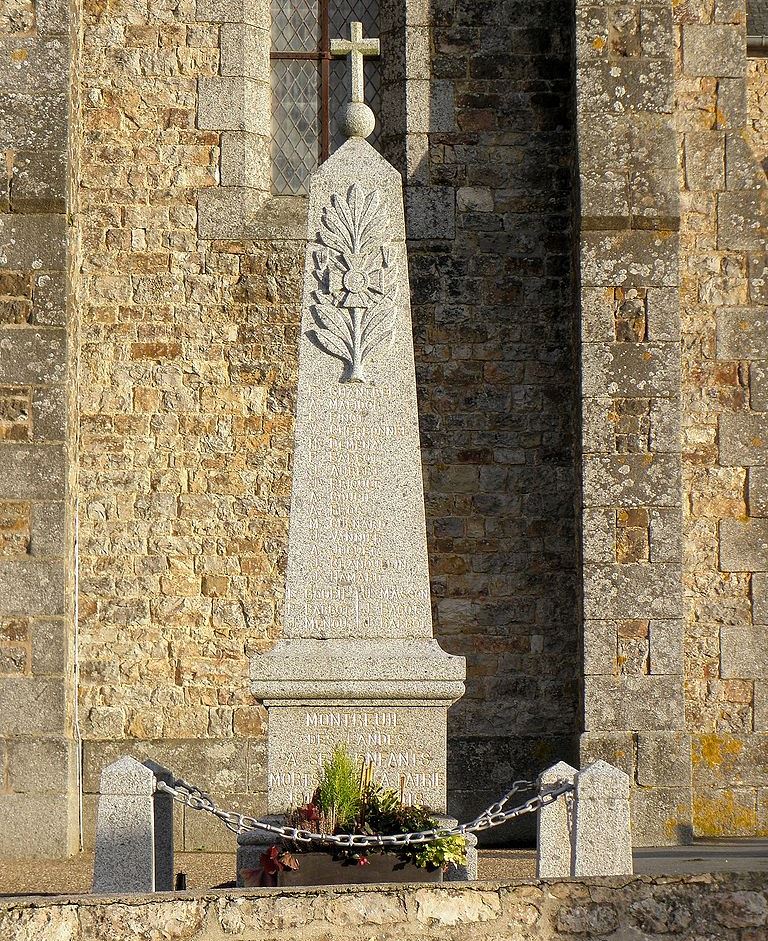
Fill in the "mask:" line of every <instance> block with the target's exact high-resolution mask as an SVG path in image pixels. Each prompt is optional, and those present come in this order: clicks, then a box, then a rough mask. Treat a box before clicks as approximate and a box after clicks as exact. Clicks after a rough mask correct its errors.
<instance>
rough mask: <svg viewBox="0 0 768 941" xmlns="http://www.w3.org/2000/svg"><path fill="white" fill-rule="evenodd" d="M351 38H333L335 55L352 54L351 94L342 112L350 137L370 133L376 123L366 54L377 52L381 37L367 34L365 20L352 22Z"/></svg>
mask: <svg viewBox="0 0 768 941" xmlns="http://www.w3.org/2000/svg"><path fill="white" fill-rule="evenodd" d="M349 36H350V38H349V39H332V40H331V55H333V56H349V61H350V78H351V98H350V101H349V103H348V104H347V105H346V106H345V107H344V109H343V111H342V113H341V115H340V121H339V123H340V125H341V129H342V132H343V133H344V134H345V135H346V136H347V137H369V136H370V135H371V134H372V133H373V129H374V127H375V126H376V118H375V116H374V114H373V111H371V109H370V108H369V107H368V105H367V104H366V103H365V74H364V66H365V56H377V55H378V54H379V49H380V44H379V40H378V39H364V38H363V24H362V23H360V22H358V21H353V22H352V23H350V24H349Z"/></svg>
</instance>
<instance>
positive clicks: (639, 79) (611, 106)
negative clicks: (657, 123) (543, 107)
mask: <svg viewBox="0 0 768 941" xmlns="http://www.w3.org/2000/svg"><path fill="white" fill-rule="evenodd" d="M577 90H578V95H579V112H580V114H581V115H582V120H585V121H589V120H592V119H593V118H594V115H595V113H599V114H600V115H602V114H605V113H610V112H612V111H614V110H616V109H617V106H618V107H619V108H620V109H621V111H622V112H623V113H629V114H632V115H635V114H644V113H648V112H652V113H655V114H669V113H671V111H672V101H673V91H674V80H673V75H672V62H671V61H669V60H664V59H646V58H637V59H634V58H633V59H629V58H625V59H614V60H612V61H610V62H607V61H602V62H595V63H594V64H590V66H589V67H586V68H581V69H580V70H579V73H578V82H577Z"/></svg>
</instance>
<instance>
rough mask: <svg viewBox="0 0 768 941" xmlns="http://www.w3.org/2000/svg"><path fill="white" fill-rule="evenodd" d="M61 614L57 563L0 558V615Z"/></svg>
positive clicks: (61, 578) (60, 569)
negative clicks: (1, 559)
mask: <svg viewBox="0 0 768 941" xmlns="http://www.w3.org/2000/svg"><path fill="white" fill-rule="evenodd" d="M63 613H64V566H63V564H62V563H61V562H27V561H16V560H8V561H0V614H19V615H28V616H29V615H31V616H33V617H34V616H35V615H61V614H63Z"/></svg>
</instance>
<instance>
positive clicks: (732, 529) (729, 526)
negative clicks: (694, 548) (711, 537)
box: [720, 519, 768, 572]
mask: <svg viewBox="0 0 768 941" xmlns="http://www.w3.org/2000/svg"><path fill="white" fill-rule="evenodd" d="M720 571H721V572H765V571H768V520H766V519H748V520H746V522H742V521H740V520H731V519H725V520H721V522H720Z"/></svg>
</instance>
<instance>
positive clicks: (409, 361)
mask: <svg viewBox="0 0 768 941" xmlns="http://www.w3.org/2000/svg"><path fill="white" fill-rule="evenodd" d="M352 35H353V39H354V35H355V34H354V31H353V33H352ZM364 42H365V43H370V42H371V41H370V40H365V41H364ZM347 45H349V44H347ZM345 50H346V51H347V52H349V50H348V49H347V48H346V46H345ZM350 55H351V53H350ZM353 64H354V62H353ZM341 123H342V125H343V127H344V129H345V133H346V134H347V135H348V136H349V137H350V139H349V140H347V141H346V143H344V144H343V145H342V146H341V147H340V148H339V150H338V151H337V152H336V153H334V154H333V155H332V156H331V157H330V158H329V159H328V160H327V161H326V162H325V163H324V164H323V165H322V166H321V167H320V168H319V169H318V170H317V172H316V173H314V174H313V176H312V180H311V185H310V197H309V218H308V244H307V249H306V262H305V276H304V299H303V306H302V321H301V335H300V349H299V383H298V400H297V409H296V430H295V449H294V463H293V488H292V497H291V516H290V531H289V549H288V570H287V581H286V601H285V611H284V619H283V635H282V638H281V639H280V640H279V641H278V643H277V644H276V646H275V647H274V648H273V649H272V650H271V651H269V652H268V653H265V654H262V655H259V656H257V657H255V658H254V659H253V660H252V662H251V678H252V688H253V692H254V694H255V695H256V696H257V697H258V698H259V699H262V700H263V701H264V703H265V705H266V707H267V709H268V712H269V724H268V739H267V766H268V768H267V770H268V807H269V811H270V812H272V813H282V812H284V811H285V810H286V808H287V807H289V806H291V805H296V804H300V803H302V802H304V801H306V800H307V799H308V798H309V797H310V796H311V794H312V792H313V791H314V788H315V786H316V783H317V772H318V769H319V765H320V763H321V762H322V760H323V758H324V757H325V756H327V755H328V754H329V753H330V752H331V751H332V749H333V748H334V746H335V745H337V744H338V743H344V744H346V745H347V747H348V748H349V750H350V752H351V753H352V755H353V756H355V757H356V758H357V759H359V760H362V759H368V760H369V761H371V762H372V763H373V765H374V767H375V770H376V780H377V781H378V783H380V784H381V785H383V786H388V787H395V788H399V787H400V786H401V784H402V787H403V790H404V792H405V795H406V797H407V798H408V799H410V800H413V801H418V802H421V803H424V804H427V805H429V806H430V807H432V808H433V809H434V810H435V811H438V812H443V811H445V810H446V807H445V803H446V780H445V776H446V714H447V709H448V706H449V705H450V704H451V703H452V702H454V701H455V700H456V699H458V698H459V697H460V696H461V695H462V693H463V691H464V676H465V663H464V659H463V658H462V657H454V656H450V655H448V654H446V653H445V652H444V651H443V650H441V648H440V647H439V646H438V644H437V642H436V641H435V640H434V638H433V637H432V619H431V607H430V588H429V570H428V565H427V541H426V526H425V517H424V494H423V484H422V469H421V454H420V445H419V429H418V415H417V405H416V379H415V372H414V358H413V340H412V327H411V312H410V290H409V284H408V262H407V257H406V247H405V222H404V213H403V192H402V181H401V178H400V175H399V173H398V172H397V171H396V170H395V169H394V168H393V167H392V166H391V165H390V164H389V163H387V161H386V160H384V158H383V157H382V156H381V155H380V154H379V153H377V152H376V150H374V148H373V147H372V146H371V145H370V144H369V143H368V142H367V141H366V140H365V137H367V136H368V134H370V132H371V131H372V129H373V126H374V119H373V114H372V112H371V111H370V109H369V108H368V107H367V105H365V104H364V103H362V102H360V101H353V102H351V103H350V104H349V105H347V107H346V109H345V110H344V112H343V113H342V122H341ZM260 839H261V840H262V841H263V837H261V838H260ZM241 842H247V838H246V839H245V840H241Z"/></svg>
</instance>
